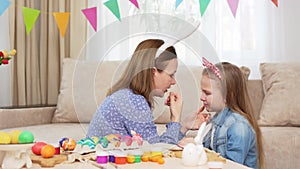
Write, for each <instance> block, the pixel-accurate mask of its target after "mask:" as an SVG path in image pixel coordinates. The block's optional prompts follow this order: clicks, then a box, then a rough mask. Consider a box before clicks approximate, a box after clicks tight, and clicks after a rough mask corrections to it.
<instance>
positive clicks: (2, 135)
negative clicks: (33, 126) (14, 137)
mask: <svg viewBox="0 0 300 169" xmlns="http://www.w3.org/2000/svg"><path fill="white" fill-rule="evenodd" d="M10 140H11V139H10V136H9V134H8V133H6V132H3V131H2V132H0V144H9V143H10Z"/></svg>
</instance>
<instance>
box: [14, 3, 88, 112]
mask: <svg viewBox="0 0 300 169" xmlns="http://www.w3.org/2000/svg"><path fill="white" fill-rule="evenodd" d="M86 6H87V1H86V0H81V1H76V3H75V1H71V0H51V1H48V0H24V1H18V0H13V1H12V5H11V6H10V8H9V17H10V39H11V48H15V49H17V52H18V55H17V57H15V58H14V62H13V65H12V85H13V86H12V89H13V94H12V100H13V106H24V105H25V106H27V105H52V104H56V102H57V96H58V93H59V84H60V79H61V68H62V61H63V59H64V58H69V57H71V58H76V57H78V55H79V53H80V52H81V48H82V47H83V46H84V45H85V42H86V20H85V18H84V16H81V15H80V13H81V9H82V8H85V7H86ZM22 7H28V8H34V9H38V10H40V11H41V13H40V16H39V18H38V19H37V21H36V23H35V25H34V26H33V29H32V30H31V32H30V34H29V35H27V34H26V31H25V24H24V21H23V13H22ZM52 12H70V13H71V14H70V20H69V25H68V28H67V31H66V34H65V37H62V36H61V35H60V33H59V30H58V27H57V24H56V22H55V19H54V17H53V15H52Z"/></svg>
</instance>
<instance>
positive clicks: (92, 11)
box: [81, 7, 97, 32]
mask: <svg viewBox="0 0 300 169" xmlns="http://www.w3.org/2000/svg"><path fill="white" fill-rule="evenodd" d="M81 11H82V13H83V14H84V15H85V17H86V18H87V20H88V21H89V22H90V24H91V25H92V27H93V28H94V30H95V32H97V7H92V8H87V9H83V10H81Z"/></svg>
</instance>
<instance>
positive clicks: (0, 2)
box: [0, 0, 278, 37]
mask: <svg viewBox="0 0 300 169" xmlns="http://www.w3.org/2000/svg"><path fill="white" fill-rule="evenodd" d="M129 1H130V2H131V3H132V4H133V5H134V6H135V7H136V8H138V9H139V4H138V1H137V0H129ZM210 1H211V0H199V5H200V13H201V17H202V16H203V15H204V13H205V11H206V9H207V7H208V5H209V3H210ZM182 2H183V0H176V6H175V9H177V8H178V6H179V5H180V4H181V3H182ZM227 3H228V5H229V8H230V10H231V12H232V14H233V16H234V17H236V12H237V8H238V5H239V0H227ZM272 3H273V4H274V5H275V6H276V7H278V0H272ZM10 5H11V2H10V0H0V16H1V15H2V14H3V13H4V12H5V10H6V9H7V8H8V7H9V6H10ZM104 5H105V6H106V7H107V8H108V9H109V10H110V11H111V12H112V13H113V15H114V16H115V17H116V18H118V20H119V21H121V15H120V9H119V5H118V1H117V0H108V1H106V2H104ZM22 11H23V17H24V23H25V28H26V33H27V35H29V34H30V32H31V30H32V28H33V26H34V24H35V22H36V20H37V18H38V17H39V15H40V10H37V9H33V8H27V7H22ZM81 11H82V13H83V14H84V15H85V17H86V19H87V20H88V21H89V23H90V24H91V26H92V27H93V29H94V30H95V32H97V7H92V8H86V9H82V10H81ZM52 14H53V17H54V18H55V21H56V24H57V26H58V29H59V31H60V35H61V36H62V37H64V36H65V32H66V30H67V27H68V23H69V19H70V12H53V13H52Z"/></svg>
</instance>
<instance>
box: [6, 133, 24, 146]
mask: <svg viewBox="0 0 300 169" xmlns="http://www.w3.org/2000/svg"><path fill="white" fill-rule="evenodd" d="M21 133H22V131H21V130H12V131H10V132H9V135H10V138H11V143H12V144H18V143H19V135H20V134H21Z"/></svg>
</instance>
